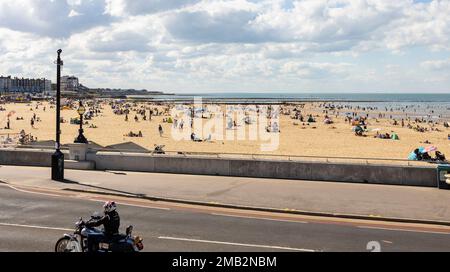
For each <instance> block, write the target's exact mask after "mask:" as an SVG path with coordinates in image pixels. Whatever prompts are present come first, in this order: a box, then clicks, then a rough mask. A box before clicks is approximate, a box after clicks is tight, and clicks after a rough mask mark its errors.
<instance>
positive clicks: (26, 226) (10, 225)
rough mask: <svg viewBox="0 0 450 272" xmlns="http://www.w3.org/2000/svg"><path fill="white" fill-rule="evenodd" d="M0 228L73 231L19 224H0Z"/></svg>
mask: <svg viewBox="0 0 450 272" xmlns="http://www.w3.org/2000/svg"><path fill="white" fill-rule="evenodd" d="M0 226H4V227H19V228H30V229H46V230H60V231H73V229H64V228H52V227H44V226H34V225H20V224H10V223H0Z"/></svg>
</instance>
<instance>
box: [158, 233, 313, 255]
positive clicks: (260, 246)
mask: <svg viewBox="0 0 450 272" xmlns="http://www.w3.org/2000/svg"><path fill="white" fill-rule="evenodd" d="M158 239H162V240H175V241H185V242H195V243H207V244H219V245H230V246H242V247H258V248H270V249H280V250H290V251H302V252H315V250H313V249H304V248H292V247H282V246H268V245H254V244H242V243H231V242H220V241H209V240H198V239H188V238H176V237H164V236H161V237H158Z"/></svg>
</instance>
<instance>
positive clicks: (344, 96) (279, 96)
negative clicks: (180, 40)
mask: <svg viewBox="0 0 450 272" xmlns="http://www.w3.org/2000/svg"><path fill="white" fill-rule="evenodd" d="M130 97H133V98H137V97H139V98H141V97H142V98H145V96H130ZM152 97H155V98H156V99H158V100H192V99H194V98H195V97H201V98H203V99H206V100H264V101H266V102H289V101H335V102H339V101H343V102H415V103H417V102H427V103H430V102H438V103H446V102H448V103H450V93H245V92H234V93H200V92H199V93H175V94H173V95H157V96H153V95H152Z"/></svg>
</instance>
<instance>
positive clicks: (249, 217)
mask: <svg viewBox="0 0 450 272" xmlns="http://www.w3.org/2000/svg"><path fill="white" fill-rule="evenodd" d="M212 215H217V216H225V217H236V218H245V219H257V220H267V221H276V222H288V223H299V224H308V222H305V221H295V220H285V219H273V218H266V217H253V216H241V215H230V214H221V213H212Z"/></svg>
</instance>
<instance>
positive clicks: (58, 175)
mask: <svg viewBox="0 0 450 272" xmlns="http://www.w3.org/2000/svg"><path fill="white" fill-rule="evenodd" d="M52 180H55V181H64V154H63V153H62V152H61V151H60V150H56V152H55V153H54V154H53V155H52Z"/></svg>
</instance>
